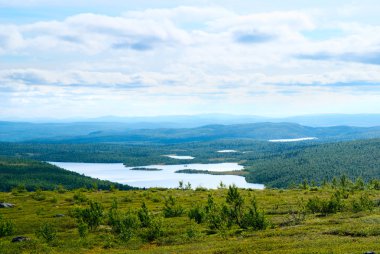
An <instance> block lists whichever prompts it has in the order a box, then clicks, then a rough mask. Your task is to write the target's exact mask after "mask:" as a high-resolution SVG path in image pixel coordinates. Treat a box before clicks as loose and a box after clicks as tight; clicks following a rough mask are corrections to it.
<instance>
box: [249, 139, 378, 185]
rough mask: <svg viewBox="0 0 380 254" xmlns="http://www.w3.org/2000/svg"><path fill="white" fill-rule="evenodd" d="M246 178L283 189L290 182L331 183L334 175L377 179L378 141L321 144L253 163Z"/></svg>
mask: <svg viewBox="0 0 380 254" xmlns="http://www.w3.org/2000/svg"><path fill="white" fill-rule="evenodd" d="M249 170H250V174H249V175H248V176H247V177H246V179H247V181H249V182H258V183H264V184H265V185H267V186H270V187H278V188H286V187H288V186H289V185H291V184H292V183H298V182H302V181H304V180H306V181H308V182H315V183H317V184H322V183H323V182H325V181H332V180H333V178H334V177H335V176H339V175H346V176H347V177H348V178H351V179H356V178H359V177H360V178H362V179H363V180H364V181H369V180H370V179H374V178H377V179H378V178H380V139H373V140H361V141H351V142H340V143H331V144H321V145H318V146H313V147H306V148H304V149H300V150H298V151H287V152H284V153H283V154H281V155H278V156H275V157H272V158H270V159H262V160H256V161H254V162H252V167H251V168H250V169H249Z"/></svg>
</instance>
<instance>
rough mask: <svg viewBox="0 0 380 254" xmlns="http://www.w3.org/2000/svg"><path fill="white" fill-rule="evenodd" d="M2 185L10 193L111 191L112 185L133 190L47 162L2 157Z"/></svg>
mask: <svg viewBox="0 0 380 254" xmlns="http://www.w3.org/2000/svg"><path fill="white" fill-rule="evenodd" d="M0 183H1V185H0V191H10V190H11V189H12V188H15V187H20V186H24V187H25V188H26V189H27V190H35V189H37V188H42V189H46V190H53V189H56V188H57V187H58V186H59V185H61V186H62V187H63V188H65V189H77V188H81V187H86V188H92V187H93V186H95V185H96V186H97V187H98V188H100V189H110V187H111V185H114V186H115V187H117V188H119V189H130V188H131V187H129V186H126V185H122V184H117V183H112V182H109V181H102V180H98V179H93V178H90V177H86V176H83V175H80V174H78V173H75V172H71V171H67V170H64V169H61V168H59V167H56V166H53V165H51V164H48V163H45V162H38V161H32V160H27V159H15V158H5V157H0Z"/></svg>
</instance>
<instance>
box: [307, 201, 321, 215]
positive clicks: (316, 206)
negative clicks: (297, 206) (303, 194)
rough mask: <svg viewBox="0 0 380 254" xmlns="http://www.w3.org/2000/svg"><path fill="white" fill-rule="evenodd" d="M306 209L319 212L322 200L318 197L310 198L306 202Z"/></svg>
mask: <svg viewBox="0 0 380 254" xmlns="http://www.w3.org/2000/svg"><path fill="white" fill-rule="evenodd" d="M306 209H307V210H308V211H310V212H311V213H320V212H321V210H322V201H321V200H320V198H318V197H313V198H310V199H309V200H308V201H307V203H306Z"/></svg>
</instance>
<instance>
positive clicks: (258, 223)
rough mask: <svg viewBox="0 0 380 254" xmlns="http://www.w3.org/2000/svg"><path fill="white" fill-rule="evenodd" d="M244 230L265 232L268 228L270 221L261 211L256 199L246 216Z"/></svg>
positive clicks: (243, 222) (243, 221)
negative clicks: (250, 229)
mask: <svg viewBox="0 0 380 254" xmlns="http://www.w3.org/2000/svg"><path fill="white" fill-rule="evenodd" d="M241 224H242V225H241V226H242V228H252V229H253V230H263V229H266V228H267V227H268V221H267V219H266V217H265V214H264V212H263V211H259V209H258V205H257V200H256V197H254V198H253V199H252V200H251V206H250V207H249V208H248V212H247V213H245V214H244V216H243V220H242V223H241Z"/></svg>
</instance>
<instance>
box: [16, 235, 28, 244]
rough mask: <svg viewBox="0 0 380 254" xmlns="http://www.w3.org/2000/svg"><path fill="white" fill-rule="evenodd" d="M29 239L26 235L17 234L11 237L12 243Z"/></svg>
mask: <svg viewBox="0 0 380 254" xmlns="http://www.w3.org/2000/svg"><path fill="white" fill-rule="evenodd" d="M29 240H30V238H28V237H26V236H17V237H15V238H13V239H12V243H19V242H25V241H29Z"/></svg>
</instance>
